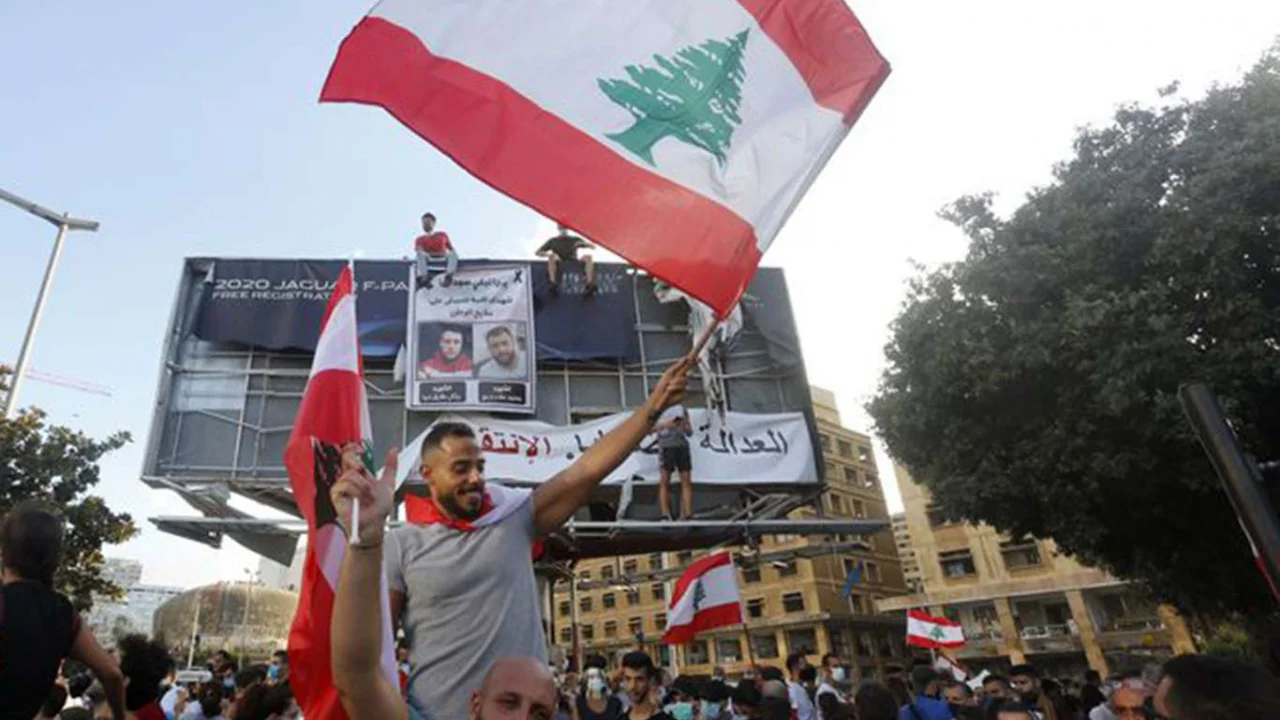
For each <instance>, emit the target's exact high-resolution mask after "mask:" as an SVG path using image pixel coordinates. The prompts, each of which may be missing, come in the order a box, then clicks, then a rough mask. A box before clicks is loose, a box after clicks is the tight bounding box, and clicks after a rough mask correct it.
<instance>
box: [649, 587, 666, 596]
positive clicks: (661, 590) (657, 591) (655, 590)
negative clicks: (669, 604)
mask: <svg viewBox="0 0 1280 720" xmlns="http://www.w3.org/2000/svg"><path fill="white" fill-rule="evenodd" d="M649 592H650V594H652V595H653V599H654V600H666V599H667V586H666V585H663V584H662V583H654V584H652V585H650V586H649Z"/></svg>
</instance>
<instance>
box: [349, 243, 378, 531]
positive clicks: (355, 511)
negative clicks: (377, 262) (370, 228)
mask: <svg viewBox="0 0 1280 720" xmlns="http://www.w3.org/2000/svg"><path fill="white" fill-rule="evenodd" d="M347 269H348V270H350V271H351V295H352V297H354V296H355V294H356V261H355V258H352V257H348V258H347ZM356 347H357V348H359V347H360V342H359V337H357V338H356ZM357 359H358V358H357ZM361 367H363V365H361ZM360 381H361V382H364V375H363V372H362V373H361V377H360ZM361 390H362V391H363V388H361ZM374 480H375V482H376V480H377V478H375V479H374ZM347 542H348V543H349V544H350V545H351V547H355V546H357V545H359V544H360V496H359V495H356V496H355V497H353V498H351V537H349V538H347Z"/></svg>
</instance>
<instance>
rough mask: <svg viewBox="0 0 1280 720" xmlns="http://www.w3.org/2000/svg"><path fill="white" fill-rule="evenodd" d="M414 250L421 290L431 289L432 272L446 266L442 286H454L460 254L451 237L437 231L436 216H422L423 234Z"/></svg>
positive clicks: (418, 283)
mask: <svg viewBox="0 0 1280 720" xmlns="http://www.w3.org/2000/svg"><path fill="white" fill-rule="evenodd" d="M413 249H414V252H415V254H416V255H417V267H418V280H417V285H418V287H419V288H424V287H427V288H429V287H431V275H432V271H436V272H438V271H439V269H440V266H441V265H444V279H443V280H441V284H443V285H444V286H445V287H449V286H450V285H452V284H453V274H454V273H455V272H457V270H458V253H457V251H455V250H454V249H453V243H451V242H449V235H448V234H446V233H444V232H441V231H438V230H436V216H435V215H432V214H431V213H426V214H425V215H423V216H422V234H421V235H419V236H418V238H417V239H416V240H414V241H413Z"/></svg>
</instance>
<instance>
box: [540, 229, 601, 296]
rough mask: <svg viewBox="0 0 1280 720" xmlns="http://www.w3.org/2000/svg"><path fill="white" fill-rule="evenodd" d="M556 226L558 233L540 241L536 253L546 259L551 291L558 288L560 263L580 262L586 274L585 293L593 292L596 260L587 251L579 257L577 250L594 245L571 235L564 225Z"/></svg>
mask: <svg viewBox="0 0 1280 720" xmlns="http://www.w3.org/2000/svg"><path fill="white" fill-rule="evenodd" d="M556 228H557V229H559V233H557V234H556V236H555V237H553V238H551V239H550V240H547V241H546V242H544V243H542V247H540V248H538V252H537V253H536V254H537V256H538V257H544V258H546V259H547V277H548V278H550V280H551V289H552V290H553V291H554V290H559V289H560V267H561V266H562V265H576V264H579V263H581V264H582V266H583V268H584V269H585V270H586V274H587V294H588V295H590V294H592V293H594V292H595V291H596V261H595V259H594V258H592V257H591V255H590V254H587V253H583V255H582V257H581V258H579V257H578V251H579V250H590V249H593V248H594V247H595V245H592V244H591V243H589V242H587V241H586V240H583V239H582V238H580V237H578V236H577V235H571V234H570V233H569V228H567V227H565V226H564V225H556Z"/></svg>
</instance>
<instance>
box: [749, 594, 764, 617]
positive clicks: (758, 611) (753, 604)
mask: <svg viewBox="0 0 1280 720" xmlns="http://www.w3.org/2000/svg"><path fill="white" fill-rule="evenodd" d="M747 617H749V618H762V617H764V598H751V599H749V600H747Z"/></svg>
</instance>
